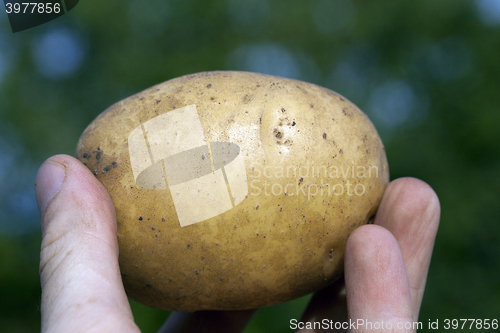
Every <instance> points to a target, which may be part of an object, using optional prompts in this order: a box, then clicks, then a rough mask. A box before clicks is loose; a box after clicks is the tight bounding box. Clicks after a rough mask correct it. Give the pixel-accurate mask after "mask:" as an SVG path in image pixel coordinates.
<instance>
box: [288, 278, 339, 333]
mask: <svg viewBox="0 0 500 333" xmlns="http://www.w3.org/2000/svg"><path fill="white" fill-rule="evenodd" d="M325 320H326V322H325ZM299 322H300V323H301V324H300V326H301V327H303V328H301V327H299V329H298V330H297V332H300V333H306V332H308V333H312V332H321V331H323V330H328V331H330V332H344V330H343V329H342V326H341V325H342V323H345V322H347V306H346V294H345V286H344V279H340V280H338V281H336V282H334V283H333V284H331V285H329V286H328V287H326V288H323V289H321V290H319V291H317V292H315V293H314V294H313V297H312V298H311V300H310V301H309V304H308V305H307V308H306V310H305V311H304V313H303V314H302V318H300V321H299ZM302 323H303V324H302ZM307 323H310V324H309V325H308V324H307ZM331 323H333V325H331ZM336 323H337V325H338V324H340V326H338V329H336V326H335V324H336Z"/></svg>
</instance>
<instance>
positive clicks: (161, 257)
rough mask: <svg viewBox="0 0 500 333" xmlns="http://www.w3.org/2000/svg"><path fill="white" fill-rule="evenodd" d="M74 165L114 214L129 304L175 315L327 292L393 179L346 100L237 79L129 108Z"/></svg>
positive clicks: (84, 144)
mask: <svg viewBox="0 0 500 333" xmlns="http://www.w3.org/2000/svg"><path fill="white" fill-rule="evenodd" d="M76 156H77V158H79V159H80V160H81V161H82V162H84V163H85V164H86V165H87V167H88V168H89V169H90V170H91V171H92V172H93V173H94V175H95V176H96V177H97V178H98V179H99V180H100V181H101V182H102V184H103V185H104V187H105V188H106V189H107V190H108V192H109V194H110V196H111V199H112V200H113V203H114V205H115V208H116V216H117V223H118V242H119V248H120V257H119V263H120V269H121V274H122V278H123V283H124V285H125V289H126V291H127V293H128V295H129V296H130V297H131V298H133V299H134V300H136V301H139V302H141V303H143V304H146V305H149V306H152V307H155V308H159V309H164V310H176V311H197V310H241V309H250V308H257V307H262V306H268V305H272V304H276V303H280V302H285V301H288V300H291V299H294V298H297V297H299V296H303V295H306V294H308V293H311V292H314V291H316V290H319V289H320V288H323V287H325V286H327V285H328V284H330V283H332V282H333V281H335V280H336V279H338V278H339V277H340V276H341V275H342V274H343V257H344V248H345V245H346V241H347V237H348V236H349V234H350V233H351V232H352V231H353V230H354V229H356V228H357V227H359V226H361V225H363V224H366V223H370V221H371V220H372V217H373V216H374V214H375V212H376V210H377V207H378V205H379V203H380V200H381V198H382V195H383V192H384V190H385V188H386V186H387V184H388V179H389V174H388V165H387V159H386V155H385V150H384V146H383V145H382V142H381V140H380V138H379V136H378V134H377V132H376V130H375V128H374V126H373V125H372V123H371V122H370V120H369V119H368V118H367V117H366V116H365V114H363V112H361V111H360V110H359V109H358V108H357V107H356V106H355V105H353V104H352V103H351V102H349V101H348V100H347V99H345V98H344V97H342V96H341V95H339V94H337V93H335V92H333V91H330V90H328V89H325V88H321V87H319V86H316V85H314V84H309V83H305V82H300V81H296V80H291V79H285V78H281V77H275V76H268V75H262V74H254V73H245V72H208V73H198V74H193V75H187V76H183V77H180V78H177V79H173V80H170V81H167V82H164V83H161V84H158V85H156V86H153V87H151V88H149V89H146V90H144V91H143V92H140V93H138V94H136V95H133V96H131V97H129V98H126V99H124V100H123V101H121V102H118V103H116V104H114V105H112V106H111V107H110V108H108V109H107V110H106V111H104V112H103V113H102V114H101V115H99V116H98V117H97V119H95V120H94V121H93V122H92V123H91V124H90V125H89V126H88V128H87V129H86V130H85V132H84V133H83V134H82V136H81V138H80V141H79V142H78V147H77V151H76Z"/></svg>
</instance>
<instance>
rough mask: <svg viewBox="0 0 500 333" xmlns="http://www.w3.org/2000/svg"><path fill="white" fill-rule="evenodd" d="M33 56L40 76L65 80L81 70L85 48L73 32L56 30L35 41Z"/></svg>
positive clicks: (63, 29) (66, 29) (65, 29)
mask: <svg viewBox="0 0 500 333" xmlns="http://www.w3.org/2000/svg"><path fill="white" fill-rule="evenodd" d="M32 54H33V58H34V62H35V65H36V68H37V70H38V72H40V74H42V75H43V76H45V77H47V78H51V79H65V78H69V77H71V76H72V75H74V74H75V73H76V72H77V71H78V69H80V67H81V65H82V63H83V60H84V58H85V46H84V43H83V41H82V39H81V38H80V36H79V35H78V34H77V33H76V32H74V31H73V30H70V29H68V28H56V29H51V30H49V31H47V32H46V33H44V34H43V35H42V36H40V37H39V38H37V39H36V40H35V42H34V45H33V52H32Z"/></svg>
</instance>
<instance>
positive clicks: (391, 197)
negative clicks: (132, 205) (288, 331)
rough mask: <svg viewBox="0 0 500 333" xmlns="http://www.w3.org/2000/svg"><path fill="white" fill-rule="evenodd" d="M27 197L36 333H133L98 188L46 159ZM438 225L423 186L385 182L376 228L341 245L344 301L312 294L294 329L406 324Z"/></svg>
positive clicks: (208, 314)
mask: <svg viewBox="0 0 500 333" xmlns="http://www.w3.org/2000/svg"><path fill="white" fill-rule="evenodd" d="M35 193H36V198H37V202H38V206H39V209H40V213H41V214H42V237H43V239H42V247H41V253H40V279H41V285H42V304H41V314H42V332H54V333H57V332H123V333H129V332H139V329H138V327H137V326H136V325H135V323H134V319H133V316H132V311H131V310H130V307H129V303H128V300H127V296H126V294H125V290H124V288H123V284H122V281H121V276H120V270H119V266H118V243H117V238H116V216H115V210H114V207H113V204H112V202H111V199H110V198H109V195H108V193H107V192H106V190H105V189H104V187H103V186H102V184H101V183H100V182H99V181H98V180H97V179H96V178H95V177H94V176H93V175H92V173H91V172H90V171H89V170H88V169H87V168H86V167H85V166H84V165H83V164H82V163H81V162H79V161H78V160H76V159H75V158H73V157H70V156H67V155H56V156H53V157H51V158H50V159H48V160H47V161H46V162H45V163H44V164H43V165H42V166H41V167H40V169H39V171H38V175H37V180H36V186H35ZM438 223H439V202H438V199H437V196H436V195H435V193H434V191H433V190H432V189H431V188H430V187H429V186H428V185H426V184H425V183H423V182H421V181H419V180H416V179H411V178H404V179H398V180H396V181H393V182H392V183H391V184H390V185H389V187H388V189H387V191H386V193H385V195H384V198H383V200H382V203H381V206H380V208H379V211H378V213H377V217H376V219H375V224H376V225H368V226H363V227H360V228H358V229H356V230H355V231H354V232H353V233H352V235H351V236H350V237H349V240H348V242H347V248H346V254H345V270H346V271H345V281H346V282H345V290H346V293H347V297H346V295H345V293H343V292H342V291H343V287H342V281H340V282H337V283H335V284H333V285H332V286H330V287H328V288H325V289H323V290H321V291H319V292H317V293H315V295H314V296H313V298H312V299H311V302H310V304H309V306H308V307H307V309H306V311H305V313H304V315H303V318H302V319H301V321H303V322H305V321H312V322H314V321H321V320H322V319H326V318H327V319H331V320H334V321H347V320H348V318H350V319H351V320H356V319H357V318H362V319H367V320H370V321H372V322H381V321H382V320H384V322H387V321H391V322H394V323H397V322H412V321H414V320H415V321H416V320H417V319H416V318H418V312H419V309H420V303H421V301H422V296H423V291H424V287H425V281H426V277H427V270H428V267H429V262H430V257H431V253H432V248H433V244H434V238H435V235H436V232H437V227H438ZM405 267H406V268H405ZM346 298H347V301H346ZM254 312H255V310H248V311H200V312H195V313H185V312H174V313H172V314H171V315H170V317H169V319H168V321H167V322H166V323H165V325H164V326H163V327H162V328H161V329H160V332H163V333H165V332H198V331H203V332H239V331H242V330H243V329H244V327H245V326H246V324H247V322H248V321H249V320H250V319H251V317H252V315H253V314H254ZM347 313H348V316H347Z"/></svg>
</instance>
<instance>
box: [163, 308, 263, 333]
mask: <svg viewBox="0 0 500 333" xmlns="http://www.w3.org/2000/svg"><path fill="white" fill-rule="evenodd" d="M256 311H257V310H243V311H197V312H172V313H171V314H170V316H169V317H168V320H167V321H166V322H165V324H164V325H163V326H162V328H161V329H160V330H159V331H158V333H174V332H175V333H191V332H197V333H198V332H199V333H201V332H203V333H212V332H213V333H236V332H243V330H244V329H245V327H246V326H247V324H248V322H249V321H250V319H252V317H253V315H254V314H255V312H256Z"/></svg>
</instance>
